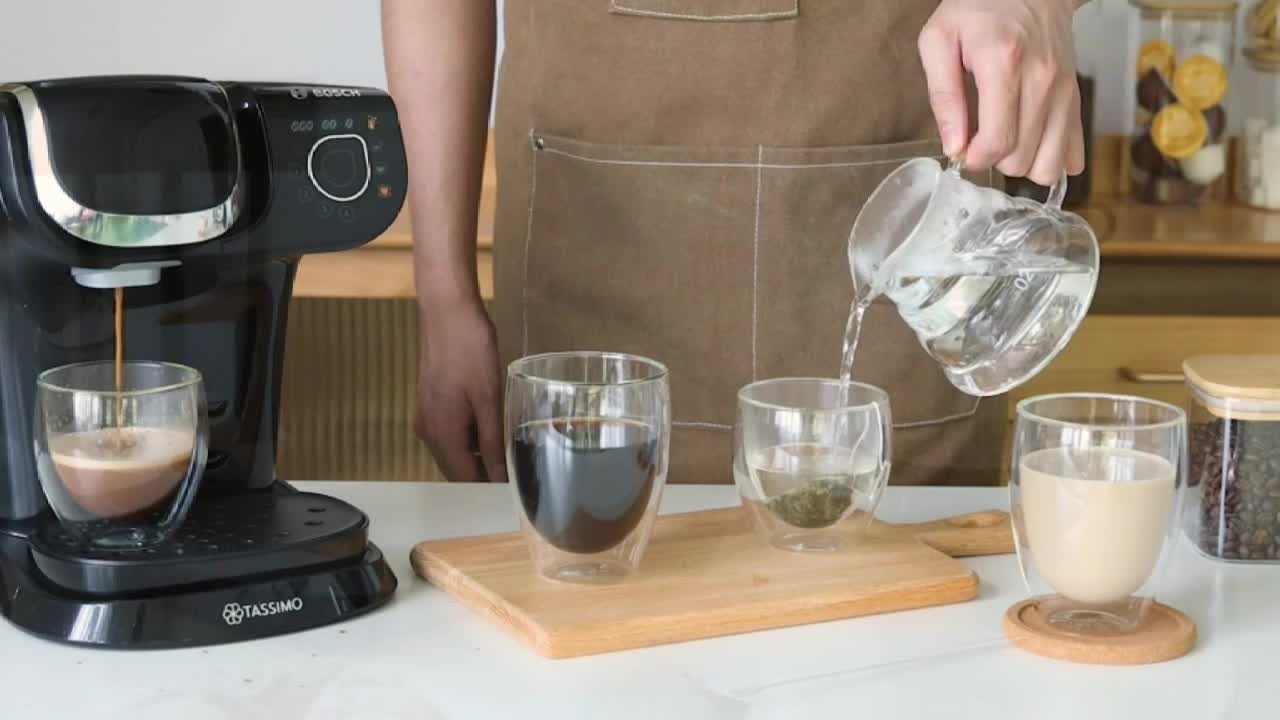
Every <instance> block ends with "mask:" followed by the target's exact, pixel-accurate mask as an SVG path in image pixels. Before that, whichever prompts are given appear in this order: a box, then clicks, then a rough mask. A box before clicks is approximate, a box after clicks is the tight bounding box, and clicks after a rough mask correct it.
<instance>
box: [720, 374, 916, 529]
mask: <svg viewBox="0 0 1280 720" xmlns="http://www.w3.org/2000/svg"><path fill="white" fill-rule="evenodd" d="M891 427H892V421H891V419H890V412H889V396H888V395H887V394H885V392H884V391H883V390H881V389H880V388H877V387H874V386H872V385H866V384H864V383H857V382H850V381H842V380H835V379H823V378H778V379H773V380H761V381H759V382H756V383H752V384H750V385H747V386H746V387H744V388H742V389H741V390H740V391H739V392H738V421H737V424H736V427H735V436H736V437H735V445H736V450H735V453H734V461H733V474H734V479H735V481H736V483H737V486H738V494H739V495H740V496H741V498H742V502H743V504H744V505H746V507H747V509H748V510H749V511H750V513H751V517H752V520H753V524H754V526H755V529H756V531H757V533H758V534H760V535H761V536H763V537H764V538H765V539H766V540H767V541H768V542H769V543H770V544H772V545H773V546H775V547H777V548H780V549H783V550H791V551H797V552H833V551H839V550H843V549H845V548H847V547H849V546H851V545H853V544H856V543H857V541H858V540H860V539H861V537H862V536H863V535H864V534H865V533H866V531H867V528H868V526H869V525H870V523H871V518H872V516H873V515H874V513H875V510H876V506H877V505H878V504H879V502H880V496H881V495H882V493H883V492H884V487H885V485H887V484H888V482H889V468H890V459H891V457H892V448H891V445H890V432H891Z"/></svg>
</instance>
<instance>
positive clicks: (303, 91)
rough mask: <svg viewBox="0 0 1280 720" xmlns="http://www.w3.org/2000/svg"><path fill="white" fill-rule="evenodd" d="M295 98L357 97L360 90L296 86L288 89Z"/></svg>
mask: <svg viewBox="0 0 1280 720" xmlns="http://www.w3.org/2000/svg"><path fill="white" fill-rule="evenodd" d="M289 94H290V95H292V96H293V97H294V98H295V99H297V100H306V99H307V98H308V97H316V98H357V97H360V91H359V90H356V89H354V88H301V87H296V88H293V89H292V90H290V91H289Z"/></svg>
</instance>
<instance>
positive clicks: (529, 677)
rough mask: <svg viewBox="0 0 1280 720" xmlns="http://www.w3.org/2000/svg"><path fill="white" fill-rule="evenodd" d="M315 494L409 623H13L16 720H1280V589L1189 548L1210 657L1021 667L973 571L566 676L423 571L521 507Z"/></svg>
mask: <svg viewBox="0 0 1280 720" xmlns="http://www.w3.org/2000/svg"><path fill="white" fill-rule="evenodd" d="M300 486H301V487H302V488H303V489H306V490H313V491H318V492H326V493H330V494H333V495H336V496H338V497H341V498H343V499H346V500H348V501H351V502H353V503H355V504H356V505H358V506H360V507H361V508H363V509H365V510H366V511H367V512H368V513H369V515H370V516H371V517H372V521H373V526H372V537H373V539H374V541H375V542H376V543H378V544H379V545H380V546H381V547H382V549H383V550H384V551H385V552H386V554H387V557H388V559H389V560H390V562H391V564H392V567H393V569H394V570H395V572H396V574H397V576H398V577H399V579H400V589H399V591H398V592H397V594H396V598H395V599H394V600H393V601H392V603H391V604H390V605H388V606H387V607H385V608H383V609H381V610H378V611H376V612H374V613H373V614H371V615H368V616H365V617H363V618H359V619H356V620H354V621H351V622H348V623H345V624H339V625H333V626H329V627H325V628H320V629H317V630H312V631H308V632H303V633H297V634H294V635H287V636H282V637H276V638H270V639H266V640H260V641H255V642H249V643H242V644H238V645H226V646H219V647H211V648H204V649H191V650H175V651H150V652H120V651H106V650H87V649H78V648H73V647H67V646H62V645H56V644H52V643H48V642H44V641H40V640H36V639H33V638H31V637H29V636H27V635H25V634H23V633H21V632H20V631H18V630H16V629H15V628H13V627H12V626H9V625H7V624H4V623H2V622H0V717H4V718H6V720H7V719H8V718H15V719H17V718H42V719H48V720H61V719H62V718H67V719H73V720H85V719H86V718H91V719H92V720H108V719H112V718H121V719H126V718H127V719H128V720H150V719H152V718H155V719H157V720H206V719H212V718H236V719H240V718H271V719H272V720H284V719H290V718H306V719H307V720H321V719H329V718H333V719H335V720H336V719H341V720H356V719H361V720H362V719H365V718H368V719H370V720H381V719H383V718H415V719H417V720H437V719H441V718H450V719H453V718H465V719H467V720H471V719H473V718H474V719H477V720H480V719H485V718H501V719H502V720H510V719H513V718H531V719H541V718H545V719H546V720H575V719H578V718H582V719H587V718H590V719H592V720H595V719H597V718H602V719H609V720H615V719H618V720H620V719H623V718H643V719H644V720H665V719H667V718H681V719H684V718H690V719H698V720H703V719H705V720H722V719H724V720H727V719H729V718H733V719H735V720H736V719H739V718H740V719H743V720H746V719H755V718H787V719H803V718H819V717H833V718H875V719H876V720H883V719H885V718H925V719H927V718H942V717H945V718H947V719H948V720H959V719H963V718H981V719H982V720H998V719H999V718H1010V719H1013V718H1017V719H1018V720H1029V719H1034V720H1057V719H1058V718H1062V719H1064V720H1067V719H1069V720H1110V719H1111V718H1116V719H1117V720H1119V719H1123V720H1145V719H1146V718H1159V719H1160V720H1176V719H1182V718H1186V719H1187V720H1211V719H1212V720H1219V719H1231V720H1235V719H1237V718H1247V719H1250V720H1252V719H1254V718H1257V719H1258V720H1273V719H1274V718H1277V717H1280V676H1277V674H1276V670H1275V668H1277V667H1280V567H1241V566H1228V565H1222V564H1217V563H1213V562H1210V561H1208V560H1204V559H1202V558H1200V557H1199V556H1198V555H1195V554H1194V553H1192V552H1191V551H1190V550H1189V549H1185V548H1184V551H1183V552H1182V553H1181V554H1180V555H1179V556H1178V557H1177V559H1176V561H1175V562H1174V563H1172V564H1171V565H1170V566H1169V567H1168V569H1167V573H1168V575H1167V576H1166V579H1167V582H1168V585H1169V590H1168V591H1167V592H1166V593H1165V594H1164V595H1163V596H1162V598H1161V599H1162V600H1163V601H1165V602H1167V603H1169V604H1171V605H1174V606H1176V607H1178V608H1180V609H1182V610H1184V611H1186V612H1188V613H1189V614H1190V615H1191V616H1192V617H1193V618H1195V620H1196V621H1197V623H1198V624H1199V627H1200V644H1199V646H1198V648H1197V649H1196V650H1195V651H1194V652H1193V653H1192V654H1191V655H1189V656H1187V657H1185V658H1182V659H1180V660H1176V661H1173V662H1170V663H1165V664H1161V665H1154V666H1146V667H1132V668H1117V667H1089V666H1080V665H1071V664H1067V663H1063V662H1057V661H1052V660H1045V659H1041V658H1038V657H1035V656H1031V655H1028V654H1026V653H1023V652H1021V651H1019V650H1017V649H1015V648H1012V647H1011V646H1009V644H1008V643H1007V642H1005V641H1004V639H1003V637H1002V635H1001V631H1000V622H1001V618H1002V617H1003V614H1004V611H1005V610H1006V609H1007V608H1008V607H1009V606H1010V605H1012V604H1013V603H1015V602H1016V601H1018V600H1019V599H1021V598H1022V596H1023V593H1024V589H1023V585H1022V581H1021V578H1020V575H1019V573H1018V568H1017V561H1016V559H1015V558H1014V556H1012V555H1007V556H1001V557H994V558H978V559H975V560H972V561H969V562H970V565H971V566H972V567H973V568H974V569H975V570H977V571H978V573H979V575H980V577H981V578H982V589H981V593H980V595H979V597H978V598H977V599H976V600H973V601H971V602H968V603H964V604H960V605H952V606H947V607H941V608H931V609H926V610H916V611H911V612H903V613H896V614H892V615H880V616H874V617H866V618H858V619H853V620H844V621H839V622H832V623H825V624H821V625H810V626H806V627H798V628H788V629H783V630H773V631H766V632H759V633H753V634H748V635H740V636H736V637H728V638H719V639H713V640H703V641H697V642H690V643H683V644H678V645H667V646H663V647H657V648H650V649H644V650H634V651H629V652H622V653H614V654H610V655H599V656H594V657H587V658H577V659H570V660H544V659H542V658H540V657H538V656H536V655H534V654H533V653H532V652H531V651H529V650H527V649H526V648H525V647H524V646H522V645H520V644H519V643H518V642H517V641H515V640H514V639H512V638H510V637H508V636H507V635H506V634H505V633H504V632H503V631H501V630H500V629H499V628H498V627H496V626H495V625H493V624H491V623H490V622H488V621H486V620H485V619H483V618H481V617H480V616H479V615H478V614H476V613H473V612H472V611H470V610H469V609H467V608H465V607H463V606H462V605H460V604H458V603H457V602H455V601H454V600H453V599H452V598H451V597H449V596H448V595H446V594H445V593H443V592H441V591H439V590H437V589H435V588H433V587H431V586H429V585H427V584H426V583H424V582H422V581H420V580H418V579H417V577H416V576H414V575H413V572H412V571H411V570H410V568H409V550H410V548H411V547H412V546H413V545H414V544H415V543H416V542H418V541H420V540H424V539H428V538H433V537H447V536H456V535H464V534H473V533H483V532H496V531H502V530H512V529H515V527H516V516H515V514H514V510H513V509H512V501H511V498H510V493H509V490H508V489H507V488H506V487H505V486H490V485H479V486H476V485H470V486H464V485H445V484H436V483H431V484H400V483H302V484H300ZM736 502H737V500H736V496H735V493H734V489H733V488H732V487H730V486H717V487H687V486H672V487H669V488H668V489H667V491H666V494H665V496H664V498H663V511H664V512H670V511H681V510H695V509H702V508H709V507H718V506H723V505H729V504H734V503H736ZM1006 506H1007V501H1006V493H1005V491H1003V490H995V489H940V488H928V489H925V488H891V489H890V490H889V492H888V494H887V496H886V499H885V501H884V503H883V505H882V507H881V511H880V515H881V516H882V517H884V518H885V519H888V520H897V521H904V520H912V519H918V520H925V519H929V518H932V517H938V516H942V515H949V514H954V513H960V512H967V511H973V510H983V509H991V508H1004V507H1006ZM15 711H16V712H15Z"/></svg>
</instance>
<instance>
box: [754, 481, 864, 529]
mask: <svg viewBox="0 0 1280 720" xmlns="http://www.w3.org/2000/svg"><path fill="white" fill-rule="evenodd" d="M768 504H769V509H770V510H772V511H773V513H774V515H777V516H778V517H779V518H780V519H781V520H783V521H784V522H786V523H787V524H788V525H791V526H793V527H798V528H805V529H808V530H811V529H816V528H824V527H829V526H831V525H834V524H835V523H837V522H838V521H839V520H840V519H841V518H843V517H844V514H845V513H846V512H848V510H849V507H850V506H851V505H852V504H853V489H852V488H850V487H849V486H848V485H846V484H844V483H839V482H835V481H833V480H827V479H819V480H814V481H813V482H810V483H808V484H806V485H804V486H803V487H799V488H796V489H794V490H789V491H787V492H785V493H782V494H781V495H776V496H774V497H772V498H769V503H768Z"/></svg>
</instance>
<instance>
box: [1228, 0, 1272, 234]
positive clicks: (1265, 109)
mask: <svg viewBox="0 0 1280 720" xmlns="http://www.w3.org/2000/svg"><path fill="white" fill-rule="evenodd" d="M1278 11H1280V0H1259V2H1256V3H1254V4H1253V6H1252V7H1250V8H1249V12H1248V14H1247V15H1246V16H1245V22H1244V27H1245V43H1244V45H1245V48H1244V58H1245V63H1246V65H1247V67H1246V68H1245V69H1244V72H1243V73H1240V75H1241V77H1240V78H1239V79H1240V81H1241V82H1244V83H1247V92H1243V93H1236V96H1237V97H1240V98H1241V101H1240V104H1241V105H1245V106H1246V107H1244V108H1242V110H1243V112H1244V134H1243V136H1242V137H1241V138H1240V140H1238V141H1237V142H1236V156H1235V163H1234V167H1235V188H1234V190H1235V198H1236V201H1237V202H1239V203H1241V204H1243V205H1248V206H1250V207H1255V208H1260V209H1263V210H1280V18H1278V17H1277V12H1278Z"/></svg>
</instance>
